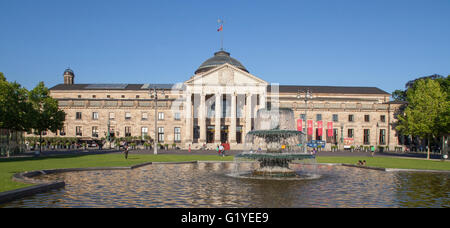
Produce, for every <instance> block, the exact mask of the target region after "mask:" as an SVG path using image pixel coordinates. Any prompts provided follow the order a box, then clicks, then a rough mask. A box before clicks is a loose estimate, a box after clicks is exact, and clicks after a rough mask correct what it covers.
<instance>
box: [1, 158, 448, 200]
mask: <svg viewBox="0 0 450 228" xmlns="http://www.w3.org/2000/svg"><path fill="white" fill-rule="evenodd" d="M235 165H236V164H235V163H198V164H196V163H192V164H153V165H149V166H145V167H142V168H138V169H134V170H116V171H114V170H105V171H84V172H70V173H61V174H52V175H47V176H45V177H41V178H43V179H50V180H63V181H65V182H66V186H65V188H62V189H59V190H53V191H51V192H47V193H42V194H38V195H34V196H31V197H27V198H23V199H21V200H17V201H14V202H10V203H7V204H2V205H0V207H270V208H272V207H275V208H276V207H288V208H290V207H450V190H449V189H450V181H449V177H450V174H448V173H424V172H384V171H378V170H368V169H359V168H353V167H345V166H332V165H317V166H311V167H308V166H301V167H294V168H296V169H297V170H301V169H314V171H315V172H317V173H318V174H319V175H320V178H317V179H305V180H297V181H289V180H258V179H256V180H255V179H246V178H234V177H231V176H230V175H228V174H230V173H232V172H233V170H234V169H235V167H234V166H235ZM240 165H242V166H247V168H248V169H249V170H252V169H254V167H253V166H254V164H251V163H248V164H240ZM293 166H296V164H294V165H293ZM241 168H242V167H241Z"/></svg>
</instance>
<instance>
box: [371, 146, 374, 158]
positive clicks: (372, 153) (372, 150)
mask: <svg viewBox="0 0 450 228" xmlns="http://www.w3.org/2000/svg"><path fill="white" fill-rule="evenodd" d="M370 150H371V153H370V154H371V155H372V157H373V156H374V155H375V146H372V147H370Z"/></svg>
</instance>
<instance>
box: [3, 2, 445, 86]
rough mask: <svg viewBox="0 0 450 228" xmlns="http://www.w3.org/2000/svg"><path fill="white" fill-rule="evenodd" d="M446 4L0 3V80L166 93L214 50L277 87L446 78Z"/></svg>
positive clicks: (402, 82)
mask: <svg viewBox="0 0 450 228" xmlns="http://www.w3.org/2000/svg"><path fill="white" fill-rule="evenodd" d="M449 12H450V1H449V0H372V1H363V0H295V1H282V0H280V1H275V0H273V1H263V0H253V1H248V0H240V1H237V0H236V1H234V0H227V1H214V0H205V1H195V0H189V1H186V0H178V1H175V0H173V1H172V0H160V1H149V0H145V1H144V0H142V1H138V0H126V1H125V0H39V1H36V0H0V71H1V72H4V73H5V76H6V77H7V79H8V80H9V81H17V82H19V83H20V84H22V85H23V86H24V87H26V88H28V89H31V88H33V87H34V86H35V85H37V83H38V82H39V81H44V82H45V84H46V85H47V86H48V87H52V86H54V85H56V84H59V83H63V77H62V73H63V71H64V70H65V69H66V68H67V67H70V68H72V69H73V70H74V71H75V74H76V76H75V82H76V83H177V82H183V81H185V80H187V79H189V77H190V76H192V75H193V73H194V71H195V70H196V69H197V67H198V66H200V64H201V63H202V62H203V61H205V60H206V59H208V58H210V57H212V55H213V53H214V52H215V51H218V50H219V48H220V36H219V33H218V32H217V31H216V30H217V28H218V25H217V19H218V18H223V20H224V21H225V25H224V30H223V35H224V47H225V50H226V51H228V52H230V53H231V56H232V57H234V58H236V59H238V60H239V61H240V62H241V63H242V64H243V65H244V66H245V67H246V68H247V69H248V70H249V71H250V73H252V74H254V75H256V76H258V77H260V78H262V79H264V80H266V81H268V82H274V83H280V84H286V85H329V86H331V85H335V86H374V87H378V88H381V89H383V90H385V91H387V92H392V91H393V90H395V89H403V88H404V85H405V83H406V82H407V81H408V80H411V79H414V78H417V77H421V76H426V75H431V74H441V75H444V76H447V75H449V74H450V13H449Z"/></svg>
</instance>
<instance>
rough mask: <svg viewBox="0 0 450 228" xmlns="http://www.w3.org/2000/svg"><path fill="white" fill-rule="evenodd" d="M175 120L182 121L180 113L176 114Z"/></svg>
mask: <svg viewBox="0 0 450 228" xmlns="http://www.w3.org/2000/svg"><path fill="white" fill-rule="evenodd" d="M173 118H174V119H175V120H180V119H181V115H180V113H179V112H176V113H174V115H173Z"/></svg>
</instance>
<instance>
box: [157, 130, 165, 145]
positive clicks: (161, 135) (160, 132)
mask: <svg viewBox="0 0 450 228" xmlns="http://www.w3.org/2000/svg"><path fill="white" fill-rule="evenodd" d="M158 142H164V128H163V127H158Z"/></svg>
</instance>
